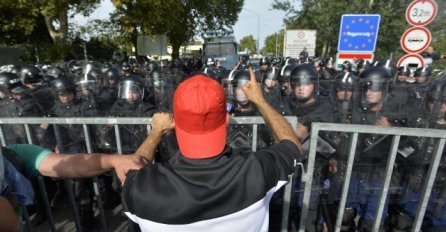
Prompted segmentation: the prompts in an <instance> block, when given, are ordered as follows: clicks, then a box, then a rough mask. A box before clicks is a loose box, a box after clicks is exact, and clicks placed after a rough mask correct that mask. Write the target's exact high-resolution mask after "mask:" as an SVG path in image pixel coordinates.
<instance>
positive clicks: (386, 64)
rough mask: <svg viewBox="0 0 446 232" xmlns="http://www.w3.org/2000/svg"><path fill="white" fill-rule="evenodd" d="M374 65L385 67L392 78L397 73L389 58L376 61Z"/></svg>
mask: <svg viewBox="0 0 446 232" xmlns="http://www.w3.org/2000/svg"><path fill="white" fill-rule="evenodd" d="M375 66H378V67H383V68H385V69H386V70H387V72H389V75H390V76H391V77H392V79H394V78H396V76H397V75H398V68H397V67H396V65H395V63H393V61H391V60H382V61H378V62H376V63H375Z"/></svg>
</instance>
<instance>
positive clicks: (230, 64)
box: [202, 35, 239, 70]
mask: <svg viewBox="0 0 446 232" xmlns="http://www.w3.org/2000/svg"><path fill="white" fill-rule="evenodd" d="M238 48H239V46H238V44H237V41H236V40H235V37H234V36H232V35H222V36H210V37H206V38H204V44H203V56H202V60H203V63H204V64H206V62H207V60H208V58H213V59H214V62H215V61H217V60H220V61H221V63H222V65H223V67H225V68H226V69H227V70H232V69H233V68H234V67H235V66H236V65H237V63H238Z"/></svg>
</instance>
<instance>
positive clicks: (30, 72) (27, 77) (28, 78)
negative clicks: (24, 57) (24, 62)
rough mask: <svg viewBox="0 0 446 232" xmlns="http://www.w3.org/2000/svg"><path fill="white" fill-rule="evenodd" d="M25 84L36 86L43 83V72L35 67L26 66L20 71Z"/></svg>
mask: <svg viewBox="0 0 446 232" xmlns="http://www.w3.org/2000/svg"><path fill="white" fill-rule="evenodd" d="M20 78H21V79H22V83H23V84H35V83H38V82H41V81H42V79H43V78H42V72H41V71H40V69H38V68H37V67H35V66H24V67H22V68H21V69H20Z"/></svg>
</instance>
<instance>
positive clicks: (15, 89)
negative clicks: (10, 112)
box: [0, 73, 26, 98]
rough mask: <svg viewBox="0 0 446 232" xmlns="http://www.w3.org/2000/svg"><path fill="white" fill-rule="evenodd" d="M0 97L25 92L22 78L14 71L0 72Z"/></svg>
mask: <svg viewBox="0 0 446 232" xmlns="http://www.w3.org/2000/svg"><path fill="white" fill-rule="evenodd" d="M0 92H1V93H0V98H5V97H11V95H12V94H23V93H24V92H26V88H25V86H23V83H22V80H21V79H20V77H18V76H17V75H16V74H14V73H0Z"/></svg>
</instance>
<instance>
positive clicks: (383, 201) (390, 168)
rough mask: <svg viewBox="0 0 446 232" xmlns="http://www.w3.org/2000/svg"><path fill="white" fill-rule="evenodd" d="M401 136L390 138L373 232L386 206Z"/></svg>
mask: <svg viewBox="0 0 446 232" xmlns="http://www.w3.org/2000/svg"><path fill="white" fill-rule="evenodd" d="M400 139H401V136H399V135H395V136H394V137H393V138H392V146H391V147H390V156H389V158H388V159H387V166H386V175H385V178H384V186H383V188H382V190H381V196H380V197H379V206H378V211H377V212H376V216H375V222H374V223H373V230H372V231H375V232H378V230H379V226H380V224H381V219H382V217H383V211H384V206H385V205H386V200H387V194H388V192H389V186H390V180H391V179H392V172H393V166H394V165H395V159H396V154H397V151H398V145H399V143H400Z"/></svg>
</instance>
